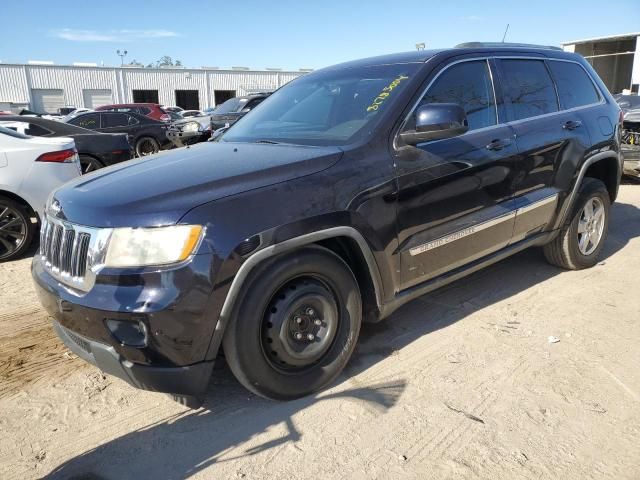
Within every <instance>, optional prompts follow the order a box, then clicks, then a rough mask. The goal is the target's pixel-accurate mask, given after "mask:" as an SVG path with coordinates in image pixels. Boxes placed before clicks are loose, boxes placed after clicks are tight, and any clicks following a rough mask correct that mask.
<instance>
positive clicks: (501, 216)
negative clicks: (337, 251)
mask: <svg viewBox="0 0 640 480" xmlns="http://www.w3.org/2000/svg"><path fill="white" fill-rule="evenodd" d="M496 93H497V95H496ZM496 97H497V98H496ZM429 103H457V104H459V105H461V106H462V107H463V108H464V110H465V112H466V114H467V120H468V122H469V130H468V131H467V132H466V133H464V134H462V135H459V136H456V137H453V138H446V139H441V140H433V141H429V142H424V143H421V144H418V145H416V146H399V147H397V148H396V159H395V164H396V172H397V181H398V240H399V242H398V243H399V247H398V248H399V252H398V253H399V254H400V265H401V289H405V288H409V287H412V286H414V285H417V284H419V283H422V282H424V281H426V280H429V279H431V278H434V277H437V276H439V275H442V274H444V273H446V272H448V271H450V270H454V269H456V268H458V267H461V266H463V265H465V264H468V263H470V262H472V261H474V260H477V259H479V258H481V257H483V256H485V255H488V254H490V253H492V252H495V251H497V250H499V249H501V248H503V247H505V246H506V245H508V243H509V241H510V239H511V235H512V232H513V225H514V218H515V209H514V201H513V200H512V198H511V196H512V187H511V184H512V181H513V175H514V170H513V160H514V157H515V156H516V155H517V149H516V143H515V140H514V138H513V133H512V131H511V129H510V128H509V127H508V126H506V125H503V124H500V120H501V119H502V118H504V117H503V111H502V102H501V97H500V94H499V89H497V86H494V85H493V76H492V74H491V62H490V61H489V60H486V59H467V60H464V61H461V62H455V63H452V64H449V65H448V66H445V67H444V68H442V69H441V70H440V71H439V72H438V73H437V74H436V76H435V77H434V78H433V79H432V80H431V81H430V82H429V86H428V87H427V89H426V92H425V93H424V95H423V96H422V98H421V99H420V100H419V101H418V102H417V104H416V106H415V107H414V111H412V112H411V114H410V115H409V116H408V117H407V120H406V121H405V124H404V126H403V127H402V131H410V130H411V129H415V117H414V112H415V108H417V107H418V106H419V105H423V104H429Z"/></svg>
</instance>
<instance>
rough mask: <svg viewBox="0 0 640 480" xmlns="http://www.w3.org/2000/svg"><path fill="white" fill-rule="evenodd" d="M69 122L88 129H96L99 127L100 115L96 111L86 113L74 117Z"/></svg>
mask: <svg viewBox="0 0 640 480" xmlns="http://www.w3.org/2000/svg"><path fill="white" fill-rule="evenodd" d="M69 123H70V124H71V125H77V126H78V127H82V128H88V129H89V130H96V129H97V128H100V116H99V115H98V114H97V113H87V114H86V115H80V116H79V117H76V118H74V119H73V120H71V121H70V122H69Z"/></svg>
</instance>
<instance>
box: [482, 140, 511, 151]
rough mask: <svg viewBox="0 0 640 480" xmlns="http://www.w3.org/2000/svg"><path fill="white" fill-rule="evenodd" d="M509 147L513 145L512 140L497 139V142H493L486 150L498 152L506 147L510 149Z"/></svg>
mask: <svg viewBox="0 0 640 480" xmlns="http://www.w3.org/2000/svg"><path fill="white" fill-rule="evenodd" d="M509 145H511V140H509V139H508V138H503V139H499V138H497V139H495V140H491V142H489V144H488V145H487V147H486V148H487V150H493V151H498V150H502V149H503V148H504V147H508V146H509Z"/></svg>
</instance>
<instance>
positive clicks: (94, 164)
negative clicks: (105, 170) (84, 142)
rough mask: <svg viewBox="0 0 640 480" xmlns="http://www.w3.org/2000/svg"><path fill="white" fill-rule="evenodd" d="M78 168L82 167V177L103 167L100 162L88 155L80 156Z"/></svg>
mask: <svg viewBox="0 0 640 480" xmlns="http://www.w3.org/2000/svg"><path fill="white" fill-rule="evenodd" d="M80 166H81V167H82V174H83V175H84V174H85V173H90V172H94V171H96V170H99V169H101V168H102V167H104V165H103V164H102V162H101V161H100V160H98V159H97V158H93V157H91V156H89V155H80Z"/></svg>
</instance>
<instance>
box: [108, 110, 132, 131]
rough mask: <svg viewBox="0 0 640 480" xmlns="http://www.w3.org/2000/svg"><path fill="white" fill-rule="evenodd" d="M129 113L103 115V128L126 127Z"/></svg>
mask: <svg viewBox="0 0 640 480" xmlns="http://www.w3.org/2000/svg"><path fill="white" fill-rule="evenodd" d="M128 123H129V115H127V114H126V113H111V114H105V115H102V128H113V127H126V126H127V124H128Z"/></svg>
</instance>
